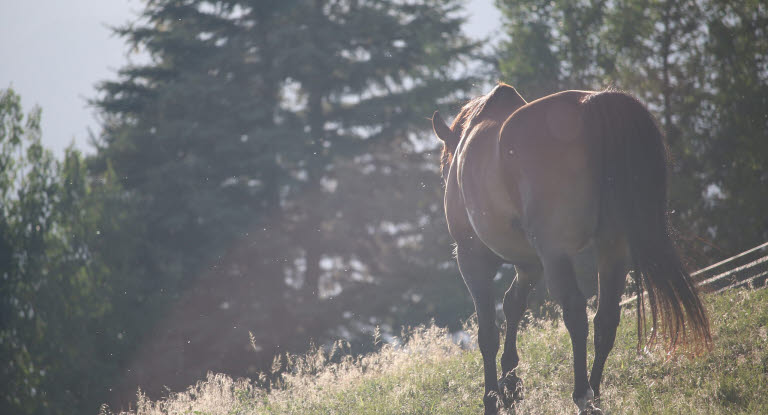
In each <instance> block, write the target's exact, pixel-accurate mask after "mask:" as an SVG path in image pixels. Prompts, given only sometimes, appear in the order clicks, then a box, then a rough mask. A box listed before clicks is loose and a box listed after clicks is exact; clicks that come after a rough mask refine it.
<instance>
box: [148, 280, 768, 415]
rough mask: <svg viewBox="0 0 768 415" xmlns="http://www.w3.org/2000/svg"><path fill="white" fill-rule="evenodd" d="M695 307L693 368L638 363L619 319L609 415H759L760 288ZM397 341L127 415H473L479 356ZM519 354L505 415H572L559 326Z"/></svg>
mask: <svg viewBox="0 0 768 415" xmlns="http://www.w3.org/2000/svg"><path fill="white" fill-rule="evenodd" d="M706 303H707V305H708V307H709V311H710V317H711V319H712V326H713V335H714V338H715V348H714V350H713V351H712V353H711V354H708V355H706V356H703V357H698V358H695V359H689V358H687V357H678V358H676V359H668V358H667V357H666V356H665V354H664V352H663V351H661V350H654V351H651V352H647V353H645V354H642V355H638V354H637V353H636V351H635V345H636V335H635V315H634V310H625V311H624V315H623V317H622V324H621V327H620V328H619V334H618V336H617V341H616V347H615V348H614V351H613V353H612V354H611V356H610V358H609V360H608V364H607V367H606V370H605V376H604V381H603V407H604V409H607V412H608V413H614V414H688V413H701V414H737V413H743V414H758V413H763V414H764V413H768V346H767V345H768V289H760V290H757V291H745V290H741V291H734V292H730V293H726V294H724V295H718V296H715V295H710V296H707V297H706ZM590 330H591V328H590ZM406 337H407V342H406V343H405V346H404V347H393V346H384V347H383V348H382V350H381V351H380V352H379V353H375V354H372V355H369V356H366V357H363V358H359V359H353V358H351V357H345V358H342V360H341V362H340V363H334V364H330V363H327V361H328V354H327V353H323V352H317V353H313V354H310V355H307V356H304V357H301V358H296V359H295V360H296V361H295V371H294V373H293V374H291V375H287V376H285V377H284V387H283V388H280V389H278V390H273V391H271V392H270V393H265V392H264V391H262V390H259V389H257V388H254V387H252V386H251V385H250V384H249V383H247V382H245V381H233V380H231V379H229V378H228V377H226V376H224V375H211V376H209V378H208V380H207V381H204V382H200V383H199V384H198V385H196V386H194V387H191V388H190V389H189V390H188V391H187V392H185V393H181V394H178V395H175V396H173V397H171V398H170V399H168V400H164V401H158V402H151V401H148V400H146V399H141V398H140V400H139V402H138V407H137V410H136V411H135V412H134V413H135V414H140V415H145V414H146V415H149V414H211V415H213V414H360V415H363V414H371V415H373V414H478V413H481V412H482V403H481V394H482V360H481V358H480V352H479V351H477V350H462V349H461V348H460V347H458V346H456V345H455V344H453V343H452V342H451V341H450V340H448V339H447V337H446V333H445V332H444V331H443V330H442V329H440V328H436V327H426V328H418V329H415V330H413V331H411V332H410V333H409V334H408V335H407V336H406ZM519 347H520V354H521V360H522V362H521V371H520V374H521V377H522V378H523V381H524V382H525V388H526V389H525V392H526V394H525V400H524V401H523V402H522V403H521V404H519V405H518V406H517V407H516V408H515V409H516V411H514V412H513V411H508V412H509V413H516V414H563V413H574V412H575V406H574V405H573V403H572V402H571V398H570V394H571V382H572V379H573V378H572V374H571V351H570V341H569V339H568V334H567V332H566V330H565V327H564V326H563V324H562V323H561V322H539V323H536V324H533V325H531V326H529V327H527V328H526V329H524V330H523V331H522V332H521V337H520V346H519ZM333 353H334V354H337V353H341V351H340V350H339V349H336V350H334V352H333ZM591 353H592V352H591V350H590V356H591V355H592V354H591ZM337 360H338V359H337Z"/></svg>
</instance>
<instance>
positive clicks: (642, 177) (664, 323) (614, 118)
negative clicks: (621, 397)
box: [582, 90, 712, 350]
mask: <svg viewBox="0 0 768 415" xmlns="http://www.w3.org/2000/svg"><path fill="white" fill-rule="evenodd" d="M582 103H583V105H584V121H585V124H584V126H585V128H586V131H585V132H586V133H588V134H589V135H590V136H589V140H590V142H591V143H594V146H593V149H594V151H595V152H598V154H600V156H599V160H600V163H601V175H600V177H601V179H600V180H601V183H600V189H601V203H600V209H601V212H600V220H601V222H602V223H611V226H620V227H621V228H622V229H623V231H624V233H625V235H626V238H627V240H628V242H629V247H630V254H631V256H632V263H633V269H634V272H635V281H636V282H637V283H638V284H637V287H638V288H637V291H638V316H637V317H638V325H637V327H638V347H640V346H641V345H642V343H643V341H644V340H645V339H646V337H647V334H646V331H645V327H646V324H645V320H646V317H645V307H644V306H643V304H644V295H643V290H645V291H647V296H648V303H649V304H650V310H651V318H652V332H651V336H650V340H649V341H651V342H652V341H653V340H654V339H655V337H656V335H657V333H658V332H659V329H661V332H662V333H663V334H664V335H665V337H666V338H667V339H668V341H669V343H668V345H669V348H670V349H671V350H674V349H675V348H676V346H677V345H678V344H684V343H686V342H688V341H689V340H694V341H695V342H696V343H698V344H699V345H703V346H704V347H705V348H709V347H710V346H711V342H712V336H711V333H710V330H709V320H708V318H707V314H706V311H705V309H704V306H703V305H702V303H701V299H700V298H699V295H698V293H697V291H696V287H695V284H694V282H693V280H692V279H691V276H690V274H689V273H688V272H687V271H686V269H685V267H684V266H683V264H682V261H681V260H680V257H679V255H678V252H677V249H676V248H675V246H674V243H673V242H672V238H671V236H670V233H671V227H670V225H669V220H668V217H667V166H668V160H669V156H668V150H667V146H666V141H665V139H664V135H663V133H662V132H661V130H660V129H659V126H658V125H657V123H656V120H655V119H654V117H653V115H651V114H650V113H649V112H648V110H647V109H646V108H645V106H644V105H643V104H642V103H640V102H639V101H638V100H637V99H635V98H634V97H632V96H631V95H628V94H626V93H623V92H618V91H611V90H608V91H604V92H597V93H594V94H591V95H589V96H587V97H586V98H585V99H584V100H583V101H582ZM659 317H660V318H659ZM659 320H661V324H660V325H659Z"/></svg>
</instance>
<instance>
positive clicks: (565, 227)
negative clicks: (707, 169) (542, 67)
mask: <svg viewBox="0 0 768 415" xmlns="http://www.w3.org/2000/svg"><path fill="white" fill-rule="evenodd" d="M432 125H433V128H434V131H435V134H436V135H437V137H438V138H440V140H442V141H443V143H444V147H443V155H442V166H441V167H442V172H443V178H444V180H445V215H446V218H447V220H448V228H449V231H450V234H451V236H452V237H453V239H454V241H455V242H456V258H457V261H458V264H459V270H460V271H461V274H462V276H463V277H464V281H465V283H466V285H467V288H468V289H469V292H470V294H471V295H472V299H473V300H474V303H475V309H476V311H477V319H478V325H479V330H478V343H479V345H480V352H481V353H482V356H483V366H484V372H485V373H484V374H485V395H484V397H483V402H484V405H485V413H486V414H492V413H496V412H497V408H498V405H499V404H500V403H503V404H507V405H508V404H509V403H510V402H512V401H515V400H518V399H522V389H521V387H522V383H521V381H520V379H519V378H518V377H517V373H516V371H515V369H516V368H517V365H518V362H519V357H518V354H517V346H516V337H517V329H518V325H519V322H520V319H521V316H522V315H523V313H524V312H525V309H526V307H527V305H526V303H527V296H528V293H529V291H530V290H531V288H532V287H533V286H534V285H535V284H536V282H537V281H538V280H539V279H540V278H541V276H542V275H543V277H544V280H545V282H546V285H547V288H548V290H549V293H550V295H551V296H552V297H553V298H554V299H555V300H556V301H557V302H558V303H559V304H560V306H561V308H562V313H563V320H564V322H565V326H566V328H567V329H568V332H569V334H570V336H571V346H572V347H573V374H574V390H573V401H574V402H575V403H576V405H577V406H578V408H579V411H580V413H600V410H599V409H598V408H597V407H596V406H595V404H596V403H597V398H598V397H599V395H600V379H601V378H602V374H603V367H604V365H605V361H606V358H607V357H608V353H610V351H611V349H612V348H613V343H614V340H615V337H616V328H617V326H618V324H619V316H620V308H619V301H620V298H621V295H622V292H623V291H624V285H625V280H626V275H627V273H628V271H629V270H630V269H632V270H634V275H635V280H636V282H637V286H638V293H640V294H641V297H640V301H638V304H642V302H643V299H642V294H643V290H647V296H648V300H649V301H648V302H649V303H650V309H651V314H652V319H653V321H652V324H653V331H652V333H653V334H652V336H651V339H653V336H654V335H655V334H656V333H657V332H658V329H659V328H661V329H662V334H663V335H664V336H665V337H666V338H667V340H668V342H669V346H670V347H671V348H672V349H674V347H675V345H677V344H679V343H684V342H686V341H687V340H690V339H693V340H696V341H700V342H701V343H700V344H703V345H705V346H708V345H709V344H710V342H711V336H710V332H709V323H708V320H707V316H706V314H705V310H704V307H703V306H702V304H701V301H700V299H699V296H698V294H697V293H696V290H695V287H694V284H693V282H692V280H691V277H690V275H689V274H688V273H687V272H686V270H685V268H684V267H683V265H682V263H681V261H680V259H679V257H678V254H677V251H676V249H675V247H674V244H673V242H672V240H671V238H670V235H669V224H668V219H667V206H666V204H667V199H666V192H667V164H668V155H667V147H666V144H665V139H664V136H663V134H662V132H661V130H660V129H659V127H658V126H657V123H656V121H655V119H654V118H653V116H652V115H651V114H650V113H649V112H648V110H647V109H646V108H645V107H644V106H643V105H642V104H641V103H640V102H639V101H637V100H636V99H635V98H633V97H632V96H630V95H628V94H626V93H623V92H616V91H603V92H589V91H564V92H560V93H557V94H553V95H550V96H547V97H544V98H541V99H539V100H536V101H533V102H531V103H526V101H525V100H524V99H523V98H522V97H521V96H520V95H519V94H518V93H517V91H516V90H515V89H514V88H512V87H511V86H509V85H504V84H500V85H498V86H497V87H496V88H494V89H493V91H491V92H490V93H489V94H487V95H485V96H482V97H478V98H475V99H473V100H472V101H470V102H469V103H468V104H467V105H465V106H464V108H463V109H462V110H461V112H460V113H459V115H458V116H457V117H456V119H455V120H454V122H453V124H452V125H451V127H448V126H447V125H446V124H445V121H443V119H442V118H441V117H440V115H439V114H438V113H437V112H435V114H434V115H433V117H432ZM589 243H594V246H595V248H596V249H595V251H596V260H597V265H598V275H599V279H598V286H599V288H598V291H599V293H598V304H599V305H598V308H597V314H596V315H595V318H594V323H595V336H594V341H595V359H594V363H593V365H592V372H591V374H590V375H589V377H587V335H588V332H589V325H588V321H587V312H586V300H585V297H584V295H583V294H582V293H581V291H580V290H579V287H578V286H577V284H576V278H575V276H574V271H573V265H572V258H573V256H574V254H576V253H577V252H578V251H580V250H581V249H583V248H584V247H585V246H586V245H587V244H589ZM504 263H511V264H514V265H515V268H516V270H517V276H516V277H515V280H514V281H513V282H512V285H511V286H510V288H509V290H508V291H507V292H506V294H505V295H504V303H503V310H504V315H505V317H506V320H507V334H506V340H505V342H504V352H503V354H502V356H501V370H502V377H501V380H499V381H498V383H497V380H496V353H497V352H498V349H499V330H498V328H497V327H496V323H495V315H496V313H495V307H494V305H495V302H494V293H493V292H492V280H493V278H494V276H495V274H496V272H497V271H498V269H499V266H500V265H502V264H504ZM643 310H644V307H641V306H638V336H639V337H638V345H640V342H641V341H644V339H645V338H646V335H645V332H644V327H645V324H644V323H645V321H644V312H643ZM657 317H658V319H657ZM657 320H659V321H658V322H659V323H661V324H659V325H658V326H659V327H657ZM498 397H501V400H502V402H498Z"/></svg>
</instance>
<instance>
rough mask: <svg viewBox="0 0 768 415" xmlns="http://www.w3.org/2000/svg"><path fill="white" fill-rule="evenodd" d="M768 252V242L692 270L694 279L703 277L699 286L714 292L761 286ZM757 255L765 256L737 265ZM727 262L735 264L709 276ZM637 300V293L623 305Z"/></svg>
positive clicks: (767, 269) (767, 275)
mask: <svg viewBox="0 0 768 415" xmlns="http://www.w3.org/2000/svg"><path fill="white" fill-rule="evenodd" d="M766 252H768V242H765V243H763V244H761V245H758V246H756V247H754V248H751V249H748V250H746V251H744V252H741V253H739V254H736V255H734V256H732V257H730V258H726V259H724V260H722V261H720V262H717V263H715V264H712V265H709V266H707V267H704V268H702V269H700V270H698V271H695V272H692V273H691V277H693V278H694V279H701V280H700V281H699V282H697V283H696V286H697V287H700V288H704V289H705V290H706V291H710V292H714V293H721V292H723V291H726V290H729V289H732V288H737V287H743V286H745V285H751V286H759V285H762V284H764V283H765V281H766V279H768V255H763V254H765V253H766ZM752 254H755V255H752ZM757 255H763V256H761V257H759V258H757V259H751V261H750V262H748V263H746V264H742V265H735V264H736V263H738V262H740V261H744V260H750V257H754V256H757ZM726 264H730V265H732V266H733V265H735V266H734V267H733V268H731V269H729V270H727V271H723V272H720V273H718V274H716V275H713V276H709V277H707V275H708V274H709V273H711V272H712V271H713V270H715V269H718V268H720V267H721V266H723V265H726ZM636 300H637V296H636V295H635V296H632V297H629V298H627V299H625V300H624V301H622V302H621V305H622V306H624V305H627V304H631V303H633V302H634V301H636Z"/></svg>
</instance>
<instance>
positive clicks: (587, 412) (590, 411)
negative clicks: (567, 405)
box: [579, 402, 603, 415]
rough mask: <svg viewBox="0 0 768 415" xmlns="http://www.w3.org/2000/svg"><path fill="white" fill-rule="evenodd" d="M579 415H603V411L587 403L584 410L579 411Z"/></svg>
mask: <svg viewBox="0 0 768 415" xmlns="http://www.w3.org/2000/svg"><path fill="white" fill-rule="evenodd" d="M579 415H603V410H602V409H600V408H598V407H596V406H595V405H594V404H592V402H589V403H587V407H586V408H584V409H582V410H581V411H579Z"/></svg>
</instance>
